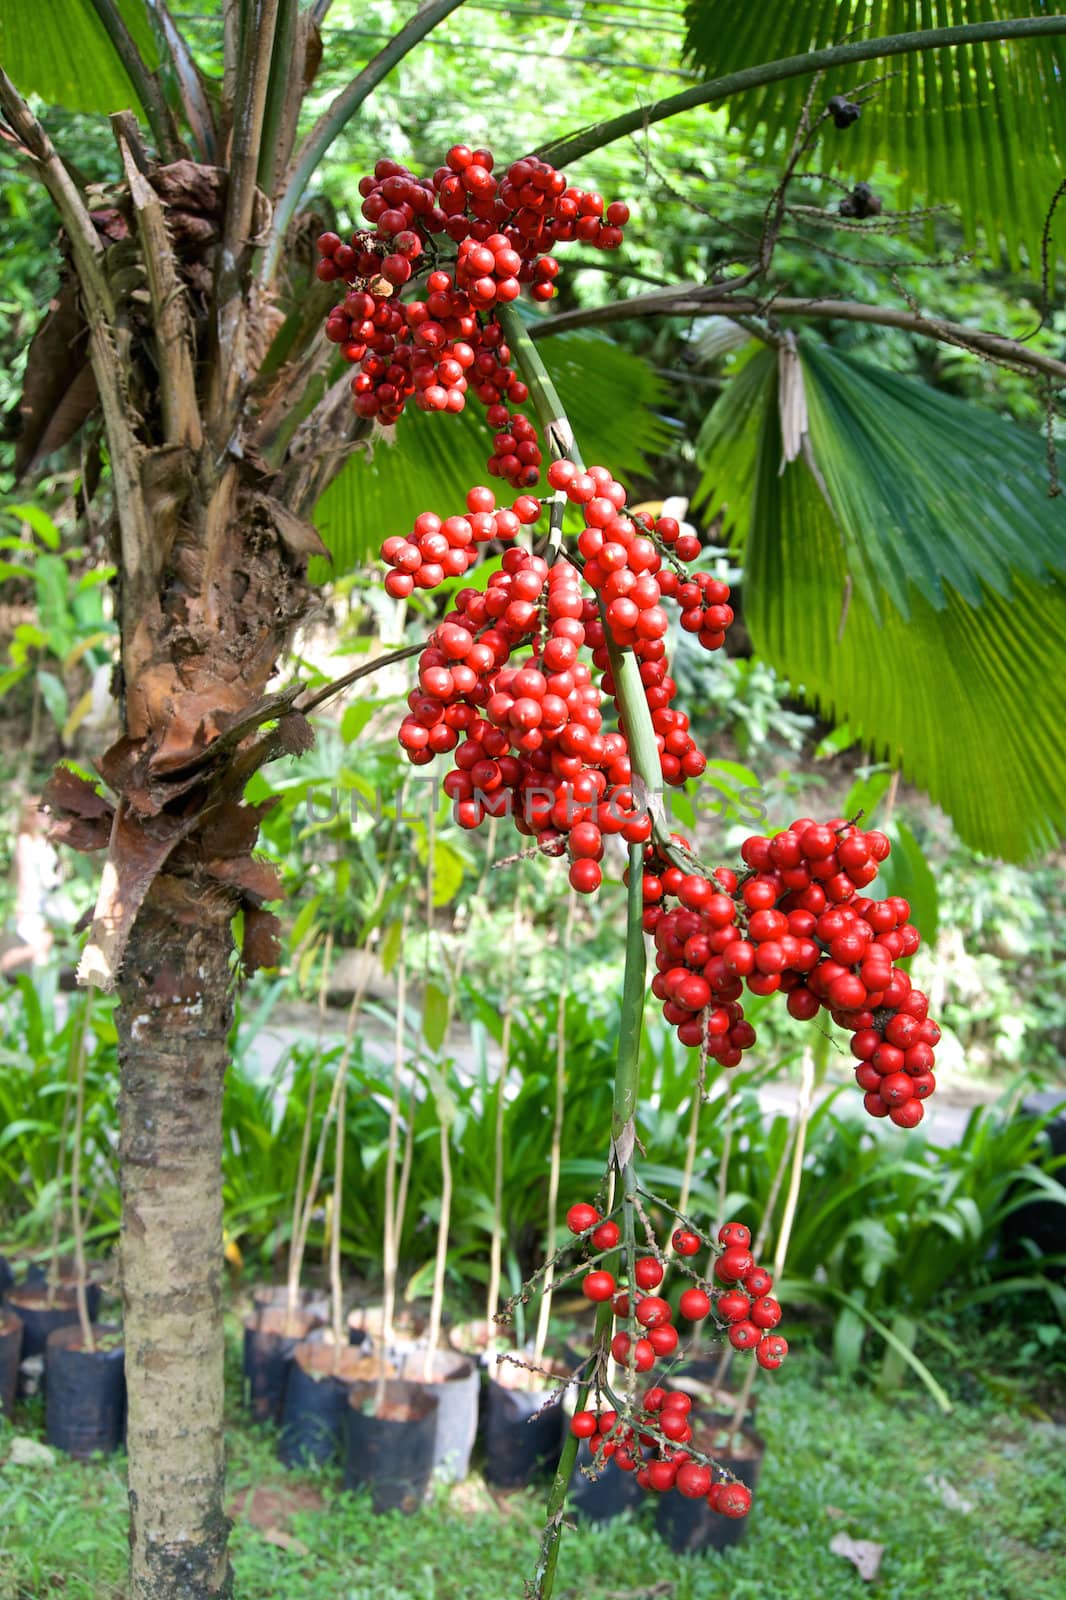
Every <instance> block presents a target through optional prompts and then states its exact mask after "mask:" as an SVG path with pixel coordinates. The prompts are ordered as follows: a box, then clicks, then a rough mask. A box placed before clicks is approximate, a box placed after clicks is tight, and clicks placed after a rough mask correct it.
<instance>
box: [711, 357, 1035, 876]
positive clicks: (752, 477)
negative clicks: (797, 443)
mask: <svg viewBox="0 0 1066 1600" xmlns="http://www.w3.org/2000/svg"><path fill="white" fill-rule="evenodd" d="M800 354H801V360H802V365H803V373H804V381H805V389H806V395H807V404H808V409H809V416H810V435H809V441H808V444H809V449H808V452H807V456H806V458H804V457H803V456H801V457H799V458H797V459H796V460H794V461H792V462H791V463H790V464H789V465H787V466H784V468H783V470H782V459H783V457H782V436H781V427H780V423H779V420H778V412H777V388H778V360H777V356H776V354H775V353H774V352H773V351H767V352H764V353H762V354H760V355H758V356H756V357H755V358H754V359H753V360H752V361H751V362H750V363H749V364H748V366H747V368H746V369H745V371H744V372H743V373H742V375H741V377H740V379H738V380H737V382H736V383H735V384H734V385H732V386H731V387H730V389H728V390H727V391H726V393H725V394H724V395H723V397H722V398H721V400H720V401H719V402H718V404H717V405H716V406H715V408H714V410H713V411H712V412H711V414H710V416H709V418H708V421H707V424H706V425H705V427H704V430H703V433H702V435H701V439H700V459H701V464H702V466H703V470H704V478H703V483H702V485H701V491H700V492H701V496H702V497H703V501H704V503H705V504H706V505H707V506H708V507H709V508H710V509H711V510H714V509H717V508H721V507H723V506H724V507H726V509H727V517H728V521H729V523H730V524H731V526H732V529H733V537H734V540H735V542H736V543H737V544H738V545H740V546H742V547H743V552H744V568H745V587H744V615H745V620H746V622H747V624H748V627H749V629H750V632H751V637H752V640H753V642H754V644H755V647H756V649H757V650H758V651H759V652H760V653H761V654H763V655H765V656H766V657H767V659H768V660H770V661H771V662H772V663H773V665H774V667H775V668H776V669H777V670H778V671H780V672H782V673H783V674H786V675H787V676H788V677H789V679H790V680H791V682H792V683H793V684H795V685H796V686H797V687H802V691H803V693H804V694H805V696H806V698H807V699H809V700H810V701H811V702H812V703H814V704H816V705H817V706H818V707H819V709H820V710H821V711H822V712H823V713H824V714H825V715H826V716H828V717H830V718H832V719H833V720H834V721H836V722H844V721H846V722H847V723H848V724H849V725H850V727H851V728H852V729H853V730H854V731H855V733H856V735H857V737H858V738H859V739H860V740H861V741H862V742H863V743H864V744H866V745H867V746H868V747H869V748H870V749H871V750H872V751H873V752H874V753H875V754H876V755H878V756H879V757H882V758H885V759H888V760H890V761H892V762H893V763H894V764H895V765H897V766H898V767H899V768H900V770H901V771H902V772H903V773H904V774H905V775H906V776H907V777H908V778H910V779H912V780H913V781H914V782H915V783H917V784H919V785H920V786H921V787H923V788H925V789H926V790H927V791H928V793H929V794H930V795H931V797H932V798H933V799H934V800H936V801H937V802H938V803H939V804H940V805H942V806H943V807H944V809H945V810H946V811H947V812H948V813H949V814H950V815H951V817H952V818H953V819H954V821H955V824H956V826H957V828H958V830H959V833H960V834H961V835H962V837H963V838H964V839H965V840H966V841H967V842H968V843H969V844H971V845H972V846H974V847H975V848H977V849H980V850H983V851H987V852H989V853H991V854H996V855H1001V856H1004V857H1008V858H1010V859H1022V858H1024V857H1026V856H1029V855H1032V854H1033V853H1035V852H1038V851H1040V850H1044V849H1047V848H1049V847H1050V846H1051V845H1052V844H1053V843H1054V842H1055V839H1056V837H1057V835H1058V834H1059V833H1061V831H1062V830H1063V826H1064V822H1066V801H1064V795H1066V763H1064V760H1063V753H1062V741H1061V737H1060V730H1061V698H1060V694H1059V688H1058V683H1059V680H1060V678H1061V669H1062V665H1063V662H1064V661H1066V604H1064V598H1066V597H1064V589H1063V583H1062V573H1063V569H1064V567H1066V538H1064V534H1066V509H1064V508H1063V504H1062V501H1061V500H1057V499H1052V498H1050V497H1049V496H1048V494H1047V488H1046V478H1045V470H1044V459H1043V444H1042V441H1041V440H1040V439H1039V438H1038V437H1037V436H1036V435H1035V434H1032V433H1030V432H1028V431H1027V430H1025V429H1023V428H1021V427H1018V426H1016V425H1015V424H1013V423H1010V422H1007V421H1004V420H1002V419H1001V418H999V417H997V416H995V415H993V414H991V413H989V412H986V411H983V410H982V409H981V408H979V407H977V406H971V405H967V404H966V403H965V402H962V401H959V400H956V399H954V398H952V397H951V396H948V395H943V394H940V393H939V392H938V391H936V390H933V389H929V388H926V387H925V386H923V385H922V384H920V383H917V382H915V381H913V380H910V379H906V378H900V377H898V376H896V375H894V374H890V373H886V372H883V371H880V370H878V369H876V368H873V367H869V366H867V365H865V364H864V363H862V362H860V361H857V360H853V359H851V358H849V357H845V356H842V355H839V354H837V353H836V352H834V351H832V350H830V349H829V348H828V347H826V346H818V345H816V344H813V343H811V344H802V345H801V346H800Z"/></svg>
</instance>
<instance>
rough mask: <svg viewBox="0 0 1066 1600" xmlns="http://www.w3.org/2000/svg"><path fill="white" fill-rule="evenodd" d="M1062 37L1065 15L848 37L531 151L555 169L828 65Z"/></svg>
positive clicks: (699, 86)
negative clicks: (988, 43) (702, 109)
mask: <svg viewBox="0 0 1066 1600" xmlns="http://www.w3.org/2000/svg"><path fill="white" fill-rule="evenodd" d="M1064 33H1066V16H1051V17H1047V16H1045V17H1014V18H1010V19H1001V20H999V21H997V22H972V23H968V24H966V25H965V26H963V27H959V28H927V29H924V30H920V31H917V32H914V33H892V34H887V35H886V36H885V37H884V38H882V39H853V40H851V41H850V42H849V43H847V44H837V45H830V46H828V47H827V48H826V49H824V50H809V51H807V52H806V54H804V55H799V56H784V57H782V59H781V60H780V61H765V62H762V63H760V64H759V65H758V66H754V67H744V68H742V69H741V70H740V71H739V72H731V73H729V74H728V75H727V76H726V77H724V78H711V79H709V80H708V82H706V83H698V84H695V85H694V86H693V87H692V88H691V89H683V90H682V91H681V92H680V94H672V95H669V96H668V97H667V98H666V99H665V100H657V101H656V102H655V104H654V105H650V106H642V107H639V108H638V109H637V110H635V111H626V112H623V113H622V115H621V116H617V117H611V118H610V119H609V120H608V121H606V122H597V123H594V124H593V126H592V127H589V128H584V129H582V130H581V131H580V132H578V133H573V134H569V135H567V136H566V137H565V138H562V139H553V140H552V141H551V143H549V144H546V145H542V146H541V147H540V149H539V150H538V151H537V152H536V153H537V155H539V156H542V157H543V158H544V159H545V160H547V161H551V162H552V163H553V164H554V165H555V166H560V165H561V164H562V163H563V162H567V161H576V160H579V159H580V158H581V157H582V156H587V155H589V154H590V153H591V152H592V151H593V150H602V148H603V146H604V145H607V144H612V143H613V142H614V141H615V140H616V139H623V138H625V136H626V134H629V133H636V132H638V131H639V130H640V129H642V128H647V127H650V126H651V124H652V123H653V122H662V121H664V119H665V118H667V117H676V116H678V115H679V114H680V113H681V112H682V111H693V110H695V109H696V107H697V106H707V105H714V104H716V103H717V102H718V101H721V100H728V99H729V97H730V96H731V95H734V94H743V93H744V91H745V90H747V89H758V88H760V87H761V86H762V85H763V84H764V83H779V82H781V81H782V80H783V79H785V78H800V77H803V76H804V75H805V74H807V73H813V72H820V71H824V70H825V69H826V68H828V67H844V66H851V65H852V64H853V63H854V62H858V61H871V60H876V59H878V58H880V57H884V56H899V55H909V54H911V53H912V52H914V51H916V50H935V49H939V48H941V47H942V46H945V45H963V44H983V43H985V42H986V41H990V40H994V39H1001V40H1002V39H1030V38H1048V37H1052V36H1054V35H1057V34H1064Z"/></svg>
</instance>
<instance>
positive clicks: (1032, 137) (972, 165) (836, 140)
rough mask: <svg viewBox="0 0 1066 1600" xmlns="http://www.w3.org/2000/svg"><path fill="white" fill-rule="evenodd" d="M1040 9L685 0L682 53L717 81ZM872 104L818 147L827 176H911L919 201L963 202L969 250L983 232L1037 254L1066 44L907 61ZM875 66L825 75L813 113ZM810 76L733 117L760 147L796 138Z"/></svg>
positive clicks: (919, 1) (1023, 5)
mask: <svg viewBox="0 0 1066 1600" xmlns="http://www.w3.org/2000/svg"><path fill="white" fill-rule="evenodd" d="M1042 9H1043V8H1042V7H1040V6H1035V5H1033V3H1032V0H836V3H833V4H826V3H825V0H776V3H775V4H774V5H772V6H766V5H763V6H747V7H744V6H738V5H736V4H735V0H688V4H687V6H686V8H685V15H686V22H687V28H688V31H687V37H686V49H687V53H688V55H689V56H690V57H691V59H693V60H694V61H695V62H696V63H697V64H698V65H699V66H700V68H701V69H702V70H703V71H705V72H706V73H707V74H708V75H713V76H715V77H718V76H722V75H724V74H725V73H728V72H732V71H736V70H739V69H741V68H743V67H748V66H754V65H757V64H759V63H761V62H764V61H773V60H779V59H781V58H782V57H785V56H791V55H799V54H802V53H803V52H805V51H807V50H811V49H818V48H821V47H823V46H828V45H833V44H839V43H841V42H842V41H844V40H845V39H847V38H849V37H853V36H858V37H863V38H879V37H884V36H885V35H888V34H896V33H908V32H911V31H916V30H919V29H926V28H941V27H944V28H948V27H958V26H961V25H963V24H966V23H975V22H985V21H999V20H1003V19H1010V18H1015V17H1027V16H1031V15H1032V14H1033V13H1034V12H1039V11H1041V10H1042ZM890 73H891V75H890V76H889V77H888V79H887V81H885V82H883V83H880V84H878V86H877V88H876V89H875V90H874V91H873V92H874V94H875V95H876V99H875V101H874V103H873V104H871V105H870V106H869V107H868V108H867V109H866V110H865V111H864V112H863V114H862V116H861V118H860V120H859V121H858V122H857V123H855V124H854V125H853V126H851V127H849V128H847V129H842V130H839V131H838V130H837V129H836V128H834V126H833V124H832V123H831V122H828V123H827V124H826V125H825V126H826V132H825V135H824V137H823V139H822V140H821V142H820V144H819V147H818V149H819V154H818V156H817V160H818V162H819V164H820V165H822V166H823V167H824V166H826V165H827V164H828V163H829V162H831V161H835V162H837V163H838V164H839V165H840V166H841V168H842V171H843V172H844V173H845V174H846V175H847V176H849V177H854V178H857V179H860V178H867V177H869V176H870V175H871V173H872V172H873V170H874V166H875V164H876V163H877V162H878V161H883V162H885V163H886V164H887V165H888V166H889V167H890V168H891V169H892V170H893V171H894V172H896V173H898V174H900V175H901V176H902V178H903V179H904V180H905V192H907V193H909V194H910V195H911V196H913V197H918V198H922V199H926V200H929V201H936V202H947V203H953V204H955V205H957V206H958V208H959V211H960V213H961V217H962V222H963V227H964V230H965V232H966V236H967V239H968V241H969V242H970V243H973V242H974V241H975V240H976V237H977V233H978V229H979V227H980V228H983V229H984V231H985V234H986V236H987V238H988V239H989V241H990V242H991V243H992V245H993V246H994V247H996V248H1001V249H1002V252H1003V254H1004V256H1005V257H1006V258H1007V259H1008V260H1010V261H1012V262H1014V261H1017V260H1018V257H1019V246H1022V245H1024V247H1025V250H1026V252H1027V254H1028V257H1029V260H1030V261H1033V260H1034V259H1035V257H1036V254H1037V250H1038V246H1039V241H1040V236H1041V231H1042V228H1043V223H1044V218H1045V216H1046V214H1047V211H1048V206H1049V204H1050V202H1051V199H1052V196H1053V195H1054V194H1055V191H1056V189H1057V188H1058V186H1059V184H1060V182H1061V181H1062V173H1063V170H1064V168H1066V93H1064V90H1063V82H1064V77H1066V38H1047V39H1019V40H1016V41H1012V42H991V43H987V44H978V45H967V46H962V47H956V48H953V49H938V50H928V51H916V52H915V53H913V54H908V55H904V56H899V57H897V58H896V59H894V60H893V61H892V63H891V65H890ZM876 76H877V70H876V64H875V63H871V64H870V70H869V71H867V72H865V73H857V72H856V69H855V68H840V69H836V70H834V71H830V72H828V73H827V74H826V76H825V80H824V85H823V86H822V88H821V89H820V91H819V94H818V100H817V109H819V110H820V109H821V108H822V107H823V106H824V105H825V103H826V101H827V100H828V99H829V97H830V96H831V95H835V94H846V93H847V92H848V91H849V90H853V89H855V88H856V86H857V84H858V82H859V81H860V79H862V78H865V79H866V80H867V81H868V80H870V79H872V78H874V77H876ZM809 87H810V80H809V79H807V78H796V79H792V80H790V81H788V82H784V83H774V84H769V85H767V86H766V87H765V88H759V89H754V90H752V91H750V92H749V93H747V94H744V95H739V96H737V98H736V99H735V100H734V101H733V102H732V103H731V104H730V108H729V110H730V116H731V118H732V121H733V122H734V123H735V125H736V126H737V128H739V129H740V130H741V131H742V132H743V133H744V134H745V135H747V137H748V138H749V139H751V140H753V141H755V140H758V142H759V144H760V145H764V144H765V143H766V142H767V141H769V143H770V145H771V146H778V147H780V146H784V145H785V144H787V143H788V142H789V141H791V139H792V137H793V134H794V132H795V129H796V125H797V122H798V119H799V115H800V111H801V108H802V106H803V102H804V99H805V96H806V95H807V92H808V90H809Z"/></svg>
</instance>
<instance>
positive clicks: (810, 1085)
mask: <svg viewBox="0 0 1066 1600" xmlns="http://www.w3.org/2000/svg"><path fill="white" fill-rule="evenodd" d="M813 1103H814V1053H813V1051H811V1050H805V1051H804V1052H803V1069H802V1077H801V1079H800V1092H799V1106H798V1108H797V1112H796V1138H795V1143H794V1145H793V1149H792V1166H791V1170H790V1172H789V1181H788V1193H787V1195H786V1196H785V1209H784V1212H783V1214H782V1217H781V1228H780V1231H779V1232H778V1235H777V1247H776V1249H775V1250H774V1279H775V1281H776V1280H777V1279H778V1278H780V1276H781V1274H782V1272H783V1271H784V1269H785V1260H786V1257H787V1255H788V1244H789V1240H790V1238H791V1237H792V1225H793V1223H794V1222H795V1220H796V1207H797V1205H798V1204H799V1192H800V1184H801V1182H802V1180H803V1156H804V1151H805V1149H806V1144H807V1125H808V1123H809V1122H810V1118H811V1108H812V1105H813ZM758 1371H759V1368H758V1364H757V1362H755V1361H754V1360H752V1362H751V1365H750V1366H749V1368H748V1372H747V1376H746V1377H745V1379H744V1383H743V1386H742V1388H741V1390H740V1393H739V1394H738V1395H737V1403H736V1406H735V1407H734V1409H733V1418H732V1421H731V1422H730V1424H729V1439H730V1446H732V1441H733V1439H734V1438H735V1436H736V1434H737V1433H738V1432H739V1431H740V1427H741V1424H742V1422H743V1420H744V1413H745V1411H746V1410H747V1409H748V1401H749V1399H750V1398H751V1391H752V1387H753V1385H754V1383H755V1379H756V1376H757V1375H758Z"/></svg>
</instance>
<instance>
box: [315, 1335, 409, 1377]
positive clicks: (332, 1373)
mask: <svg viewBox="0 0 1066 1600" xmlns="http://www.w3.org/2000/svg"><path fill="white" fill-rule="evenodd" d="M296 1360H297V1361H298V1362H299V1363H300V1366H301V1367H302V1368H303V1370H304V1371H305V1372H306V1373H307V1375H308V1377H309V1378H314V1379H316V1380H320V1379H322V1378H340V1379H341V1380H342V1382H344V1383H372V1382H373V1381H374V1380H375V1379H376V1378H395V1376H396V1368H395V1367H394V1366H393V1365H392V1363H391V1362H389V1361H382V1360H380V1359H379V1357H377V1356H364V1355H360V1353H359V1350H358V1347H357V1346H356V1345H348V1344H342V1345H339V1346H337V1345H331V1344H305V1345H300V1346H299V1347H298V1348H297V1352H296Z"/></svg>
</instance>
